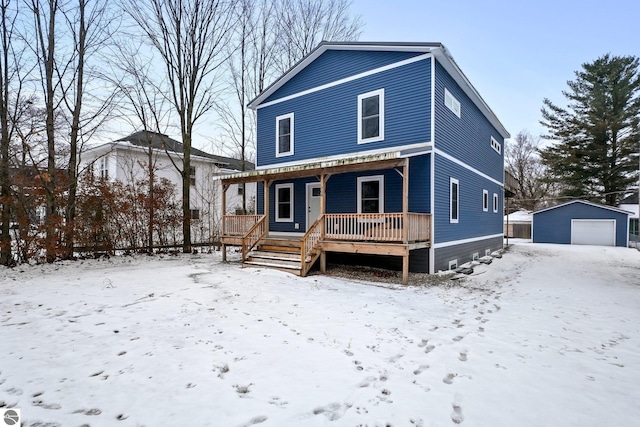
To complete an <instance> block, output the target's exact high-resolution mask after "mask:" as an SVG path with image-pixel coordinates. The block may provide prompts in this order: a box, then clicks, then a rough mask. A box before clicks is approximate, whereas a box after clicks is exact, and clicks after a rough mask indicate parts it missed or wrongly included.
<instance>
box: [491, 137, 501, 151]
mask: <svg viewBox="0 0 640 427" xmlns="http://www.w3.org/2000/svg"><path fill="white" fill-rule="evenodd" d="M491 148H493V149H494V150H495V151H496V153H498V154H502V144H500V143H499V142H498V140H497V139H495V138H494V137H493V136H492V137H491Z"/></svg>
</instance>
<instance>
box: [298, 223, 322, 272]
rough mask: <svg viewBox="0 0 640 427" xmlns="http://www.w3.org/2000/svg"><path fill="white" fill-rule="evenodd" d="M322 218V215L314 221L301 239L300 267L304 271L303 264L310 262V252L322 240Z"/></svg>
mask: <svg viewBox="0 0 640 427" xmlns="http://www.w3.org/2000/svg"><path fill="white" fill-rule="evenodd" d="M323 221H324V218H323V217H322V215H321V216H320V217H319V218H318V219H316V221H315V222H314V223H313V224H312V225H311V227H309V229H308V230H307V232H306V233H304V236H303V237H302V241H301V246H300V255H301V257H300V263H301V267H302V268H303V269H304V267H305V263H306V262H307V260H309V261H311V259H310V257H311V252H312V251H313V250H314V249H315V247H316V246H317V245H318V242H319V241H320V239H321V238H322V222H323Z"/></svg>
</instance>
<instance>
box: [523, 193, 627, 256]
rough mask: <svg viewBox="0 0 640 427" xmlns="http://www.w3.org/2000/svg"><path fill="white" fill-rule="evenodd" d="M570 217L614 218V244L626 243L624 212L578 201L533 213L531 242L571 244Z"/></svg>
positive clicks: (621, 244) (624, 244) (625, 217)
mask: <svg viewBox="0 0 640 427" xmlns="http://www.w3.org/2000/svg"><path fill="white" fill-rule="evenodd" d="M572 219H615V220H616V246H626V245H627V238H628V234H627V228H628V220H629V219H628V216H627V215H626V214H623V213H620V212H616V211H613V210H610V209H607V208H601V207H598V206H593V205H589V204H585V203H580V202H578V203H571V204H568V205H565V206H558V207H557V208H555V209H549V210H547V211H543V212H537V213H534V214H533V242H534V243H562V244H571V220H572Z"/></svg>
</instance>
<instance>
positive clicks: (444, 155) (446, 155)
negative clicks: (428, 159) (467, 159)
mask: <svg viewBox="0 0 640 427" xmlns="http://www.w3.org/2000/svg"><path fill="white" fill-rule="evenodd" d="M433 151H434V152H435V153H437V154H439V155H440V156H442V157H444V158H445V159H447V160H451V161H452V162H453V163H455V164H457V165H459V166H462V167H463V168H465V169H467V170H470V171H471V172H473V173H475V174H476V175H480V176H481V177H483V178H484V179H488V180H489V181H491V182H493V183H495V184H498V185H499V186H500V187H504V183H503V182H500V181H498V180H497V179H495V178H491V177H490V176H489V175H487V174H485V173H482V172H480V171H479V170H478V169H476V168H473V167H471V166H469V165H468V164H466V163H464V162H463V161H461V160H458V159H456V158H455V157H453V156H451V155H450V154H447V153H445V152H444V151H442V150H438V149H437V148H435V147H434V150H433ZM503 173H504V172H503Z"/></svg>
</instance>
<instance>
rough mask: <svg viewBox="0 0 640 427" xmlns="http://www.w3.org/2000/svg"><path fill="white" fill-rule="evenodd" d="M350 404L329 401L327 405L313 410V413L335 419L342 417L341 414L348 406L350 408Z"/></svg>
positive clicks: (330, 419) (331, 419)
mask: <svg viewBox="0 0 640 427" xmlns="http://www.w3.org/2000/svg"><path fill="white" fill-rule="evenodd" d="M351 406H352V405H351V404H349V403H344V404H342V405H341V404H339V403H330V404H329V405H327V406H321V407H319V408H316V409H314V410H313V415H320V414H324V416H325V417H327V418H328V419H329V421H336V420H339V419H340V418H342V416H343V415H344V414H345V412H347V410H348V409H349V408H351Z"/></svg>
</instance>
